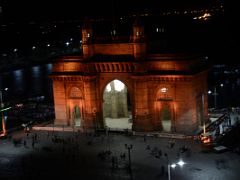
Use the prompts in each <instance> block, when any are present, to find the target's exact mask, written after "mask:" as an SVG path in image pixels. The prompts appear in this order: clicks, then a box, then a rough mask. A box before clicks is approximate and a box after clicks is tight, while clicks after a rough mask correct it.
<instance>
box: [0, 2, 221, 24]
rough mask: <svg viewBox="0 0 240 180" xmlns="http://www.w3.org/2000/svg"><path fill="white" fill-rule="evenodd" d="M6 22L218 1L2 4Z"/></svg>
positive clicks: (191, 5)
mask: <svg viewBox="0 0 240 180" xmlns="http://www.w3.org/2000/svg"><path fill="white" fill-rule="evenodd" d="M0 2H1V4H2V10H3V15H4V17H5V19H10V20H20V19H23V20H24V19H26V20H34V19H37V20H38V19H44V20H45V19H50V20H51V19H76V18H80V17H84V16H89V15H91V16H111V15H112V14H113V13H115V14H117V15H120V14H125V13H127V12H132V11H136V12H138V11H143V10H145V9H150V10H154V11H159V10H162V9H165V10H166V9H173V8H176V7H177V8H189V7H201V6H208V5H212V4H218V3H219V0H104V1H100V0H94V1H93V0H87V1H85V2H83V1H77V0H68V1H65V0H58V1H57V0H32V1H26V0H21V1H16V0H0Z"/></svg>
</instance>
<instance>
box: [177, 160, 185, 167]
mask: <svg viewBox="0 0 240 180" xmlns="http://www.w3.org/2000/svg"><path fill="white" fill-rule="evenodd" d="M177 164H178V165H179V166H183V165H184V164H185V162H183V161H182V160H180V161H179V162H178V163H177Z"/></svg>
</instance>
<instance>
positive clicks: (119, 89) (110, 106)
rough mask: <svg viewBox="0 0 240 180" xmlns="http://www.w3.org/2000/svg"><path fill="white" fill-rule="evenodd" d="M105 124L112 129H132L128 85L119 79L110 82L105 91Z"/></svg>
mask: <svg viewBox="0 0 240 180" xmlns="http://www.w3.org/2000/svg"><path fill="white" fill-rule="evenodd" d="M103 120H104V125H105V127H107V128H110V129H112V130H116V131H118V130H119V131H121V130H126V129H129V130H132V106H131V101H130V95H129V92H128V90H127V86H126V85H125V84H124V83H122V82H121V81H119V80H116V79H115V80H113V81H111V82H109V83H108V84H107V85H106V87H105V89H104V93H103Z"/></svg>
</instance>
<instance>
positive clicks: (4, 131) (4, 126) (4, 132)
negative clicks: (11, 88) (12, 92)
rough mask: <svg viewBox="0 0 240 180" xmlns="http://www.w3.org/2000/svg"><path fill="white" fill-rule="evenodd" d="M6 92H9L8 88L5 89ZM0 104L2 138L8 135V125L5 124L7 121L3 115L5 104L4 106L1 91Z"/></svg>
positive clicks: (0, 92)
mask: <svg viewBox="0 0 240 180" xmlns="http://www.w3.org/2000/svg"><path fill="white" fill-rule="evenodd" d="M4 90H5V91H7V90H8V88H5V89H4ZM0 103H1V114H2V117H1V119H2V136H5V135H6V134H7V130H6V124H5V119H4V114H3V108H4V104H3V95H2V91H1V90H0Z"/></svg>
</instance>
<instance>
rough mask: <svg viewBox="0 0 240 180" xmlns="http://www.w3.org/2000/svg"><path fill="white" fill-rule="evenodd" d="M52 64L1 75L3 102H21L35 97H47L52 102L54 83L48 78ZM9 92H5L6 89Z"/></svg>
mask: <svg viewBox="0 0 240 180" xmlns="http://www.w3.org/2000/svg"><path fill="white" fill-rule="evenodd" d="M51 71H52V64H44V65H39V66H33V67H26V68H23V69H19V70H13V71H10V72H4V73H0V90H2V92H3V100H4V101H9V100H10V101H11V100H16V101H18V100H21V99H23V98H28V97H33V96H42V95H43V96H45V97H46V98H48V99H49V100H52V81H51V79H50V78H49V77H48V76H49V74H50V73H51ZM6 87H7V88H8V90H7V91H4V89H5V88H6Z"/></svg>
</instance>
